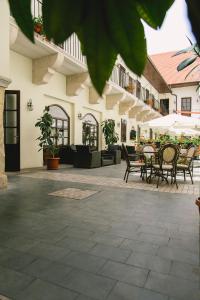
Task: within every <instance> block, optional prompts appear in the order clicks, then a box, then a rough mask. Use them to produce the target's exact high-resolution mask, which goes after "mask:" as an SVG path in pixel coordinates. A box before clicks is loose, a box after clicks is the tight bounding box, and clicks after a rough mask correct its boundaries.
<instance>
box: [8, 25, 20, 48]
mask: <svg viewBox="0 0 200 300" xmlns="http://www.w3.org/2000/svg"><path fill="white" fill-rule="evenodd" d="M18 33H19V28H18V26H17V25H15V24H12V23H10V32H9V40H10V47H11V46H12V45H14V44H15V42H16V40H17V37H18Z"/></svg>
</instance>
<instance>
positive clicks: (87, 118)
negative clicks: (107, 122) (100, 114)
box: [83, 114, 97, 125]
mask: <svg viewBox="0 0 200 300" xmlns="http://www.w3.org/2000/svg"><path fill="white" fill-rule="evenodd" d="M83 120H84V123H91V124H95V125H97V121H96V119H95V117H94V116H93V115H91V114H86V115H85V116H84V117H83Z"/></svg>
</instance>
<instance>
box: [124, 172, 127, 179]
mask: <svg viewBox="0 0 200 300" xmlns="http://www.w3.org/2000/svg"><path fill="white" fill-rule="evenodd" d="M126 173H127V169H126V171H125V174H124V180H125V179H126Z"/></svg>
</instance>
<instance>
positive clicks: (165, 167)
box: [153, 164, 173, 171]
mask: <svg viewBox="0 0 200 300" xmlns="http://www.w3.org/2000/svg"><path fill="white" fill-rule="evenodd" d="M153 167H154V168H155V169H160V165H153ZM172 169H173V166H172V165H167V164H166V165H162V170H166V171H169V170H172Z"/></svg>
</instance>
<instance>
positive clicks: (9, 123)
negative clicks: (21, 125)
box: [5, 111, 17, 127]
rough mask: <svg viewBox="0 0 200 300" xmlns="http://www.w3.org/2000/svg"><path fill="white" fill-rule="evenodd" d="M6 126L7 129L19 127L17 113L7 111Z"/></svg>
mask: <svg viewBox="0 0 200 300" xmlns="http://www.w3.org/2000/svg"><path fill="white" fill-rule="evenodd" d="M5 117H6V118H5V125H6V127H17V113H16V111H5Z"/></svg>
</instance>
